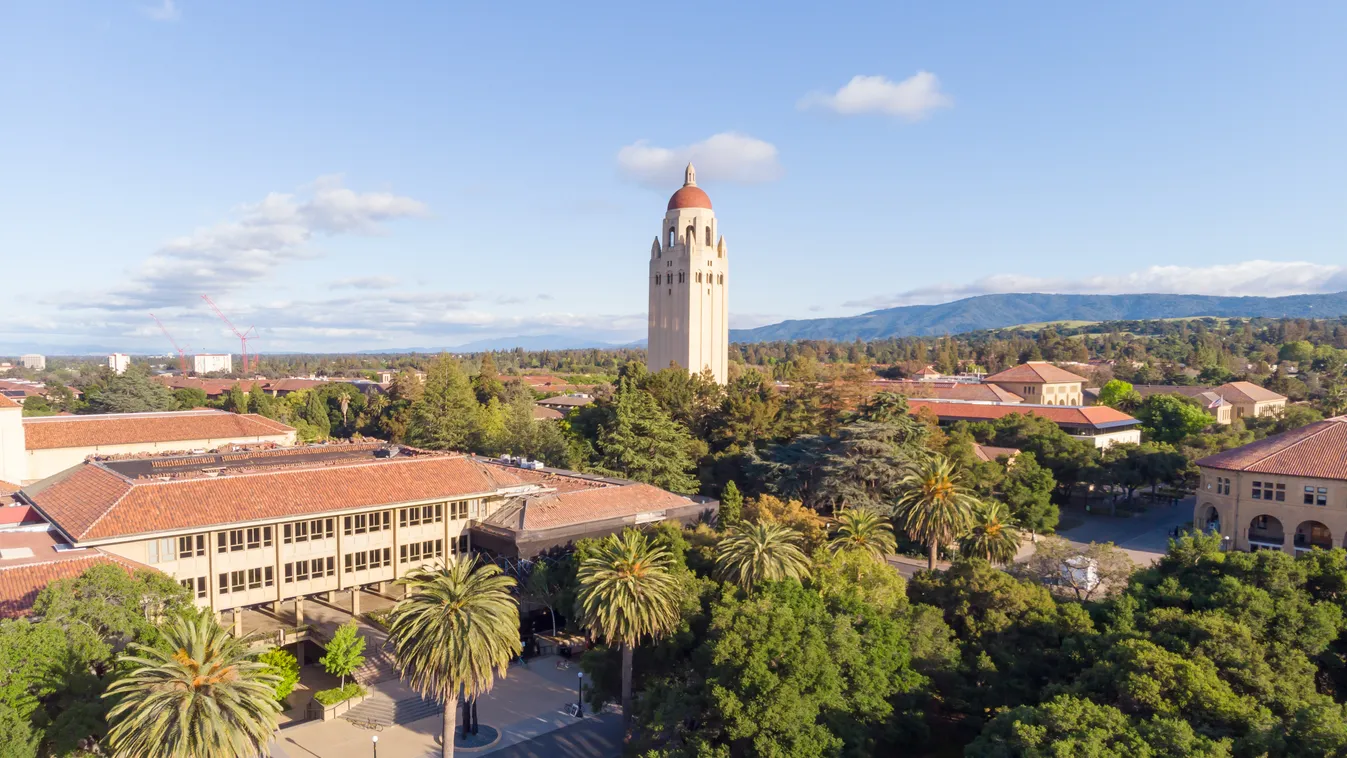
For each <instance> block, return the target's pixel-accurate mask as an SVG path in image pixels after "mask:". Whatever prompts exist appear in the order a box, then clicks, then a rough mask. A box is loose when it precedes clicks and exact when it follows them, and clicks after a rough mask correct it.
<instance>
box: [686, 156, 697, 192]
mask: <svg viewBox="0 0 1347 758" xmlns="http://www.w3.org/2000/svg"><path fill="white" fill-rule="evenodd" d="M683 186H684V187H696V186H697V169H695V168H693V167H692V162H691V161H688V167H687V170H686V171H684V172H683Z"/></svg>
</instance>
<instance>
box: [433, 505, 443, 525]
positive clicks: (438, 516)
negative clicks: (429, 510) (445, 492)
mask: <svg viewBox="0 0 1347 758" xmlns="http://www.w3.org/2000/svg"><path fill="white" fill-rule="evenodd" d="M435 523H437V524H442V523H444V503H436V504H435Z"/></svg>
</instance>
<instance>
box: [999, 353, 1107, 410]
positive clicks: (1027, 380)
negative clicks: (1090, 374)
mask: <svg viewBox="0 0 1347 758" xmlns="http://www.w3.org/2000/svg"><path fill="white" fill-rule="evenodd" d="M983 381H984V382H985V383H987V384H995V385H997V386H999V387H1001V388H1003V389H1005V390H1007V391H1009V392H1013V393H1015V394H1017V395H1019V396H1020V397H1022V398H1024V402H1026V403H1039V404H1042V405H1080V404H1081V403H1083V402H1084V392H1083V390H1084V387H1085V377H1082V376H1077V375H1076V374H1073V373H1071V372H1070V371H1067V370H1066V369H1062V368H1058V367H1056V366H1054V365H1052V364H1051V363H1048V362H1047V361H1029V362H1028V363H1023V364H1020V365H1018V366H1013V367H1011V368H1008V369H1006V370H1005V371H1000V372H997V373H995V374H992V375H991V376H989V377H987V378H986V379H984V380H983Z"/></svg>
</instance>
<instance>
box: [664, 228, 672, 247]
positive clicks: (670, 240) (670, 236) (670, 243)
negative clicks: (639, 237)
mask: <svg viewBox="0 0 1347 758" xmlns="http://www.w3.org/2000/svg"><path fill="white" fill-rule="evenodd" d="M664 246H665V247H668V248H672V247H673V246H674V228H673V227H672V226H671V227H669V241H668V242H667V243H666V244H665V245H664Z"/></svg>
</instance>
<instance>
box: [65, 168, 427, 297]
mask: <svg viewBox="0 0 1347 758" xmlns="http://www.w3.org/2000/svg"><path fill="white" fill-rule="evenodd" d="M305 189H307V190H308V193H307V196H306V197H302V196H297V195H294V194H288V193H278V192H273V193H271V194H268V195H267V196H266V197H265V198H263V199H262V200H261V201H260V202H257V203H251V204H247V205H243V206H241V207H240V208H238V209H237V211H236V214H235V215H236V217H237V218H236V220H233V221H223V222H220V223H218V224H215V225H213V226H208V227H203V228H201V229H198V230H196V231H194V232H192V233H191V234H187V235H183V236H181V237H175V238H173V239H170V240H169V241H168V242H166V243H164V245H163V246H162V247H161V248H160V249H159V250H158V251H157V252H155V253H154V254H152V255H151V256H150V257H149V258H148V259H146V260H145V262H144V263H143V264H141V266H140V269H139V270H138V271H136V272H134V273H133V274H132V275H131V277H130V281H128V282H126V283H124V284H121V285H119V286H113V287H111V288H110V289H109V290H108V291H107V293H106V294H102V295H89V294H87V293H77V294H71V295H67V296H65V297H64V298H62V302H61V304H62V305H64V306H66V307H71V308H100V309H104V310H143V309H149V308H163V307H168V306H174V305H186V304H189V303H194V302H195V300H196V298H197V297H199V296H200V294H201V293H202V292H210V293H212V294H213V295H214V294H219V295H224V294H228V293H230V292H233V291H235V290H238V289H240V288H242V287H245V286H247V285H249V284H254V283H257V282H262V281H264V280H266V279H267V278H268V277H269V276H270V275H271V274H272V273H273V272H274V271H275V270H276V269H277V268H278V267H280V266H281V265H283V264H285V263H287V262H290V261H295V260H302V259H305V258H313V257H316V255H317V253H315V252H314V251H313V250H312V249H310V248H309V246H308V245H309V243H310V241H312V239H313V238H314V237H315V236H318V235H323V236H335V235H338V234H374V233H378V232H379V231H380V230H381V227H380V224H381V223H382V222H385V221H391V220H394V219H398V218H408V217H414V216H424V215H425V214H426V212H427V211H426V206H425V204H424V203H422V202H421V201H419V200H414V199H412V198H410V197H404V196H400V195H394V194H391V193H388V192H355V191H353V190H351V189H348V188H346V187H344V186H342V182H341V178H340V177H331V176H330V177H321V178H319V179H318V180H317V181H315V182H313V183H312V184H311V185H309V186H308V187H307V188H305ZM374 278H377V277H374Z"/></svg>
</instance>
